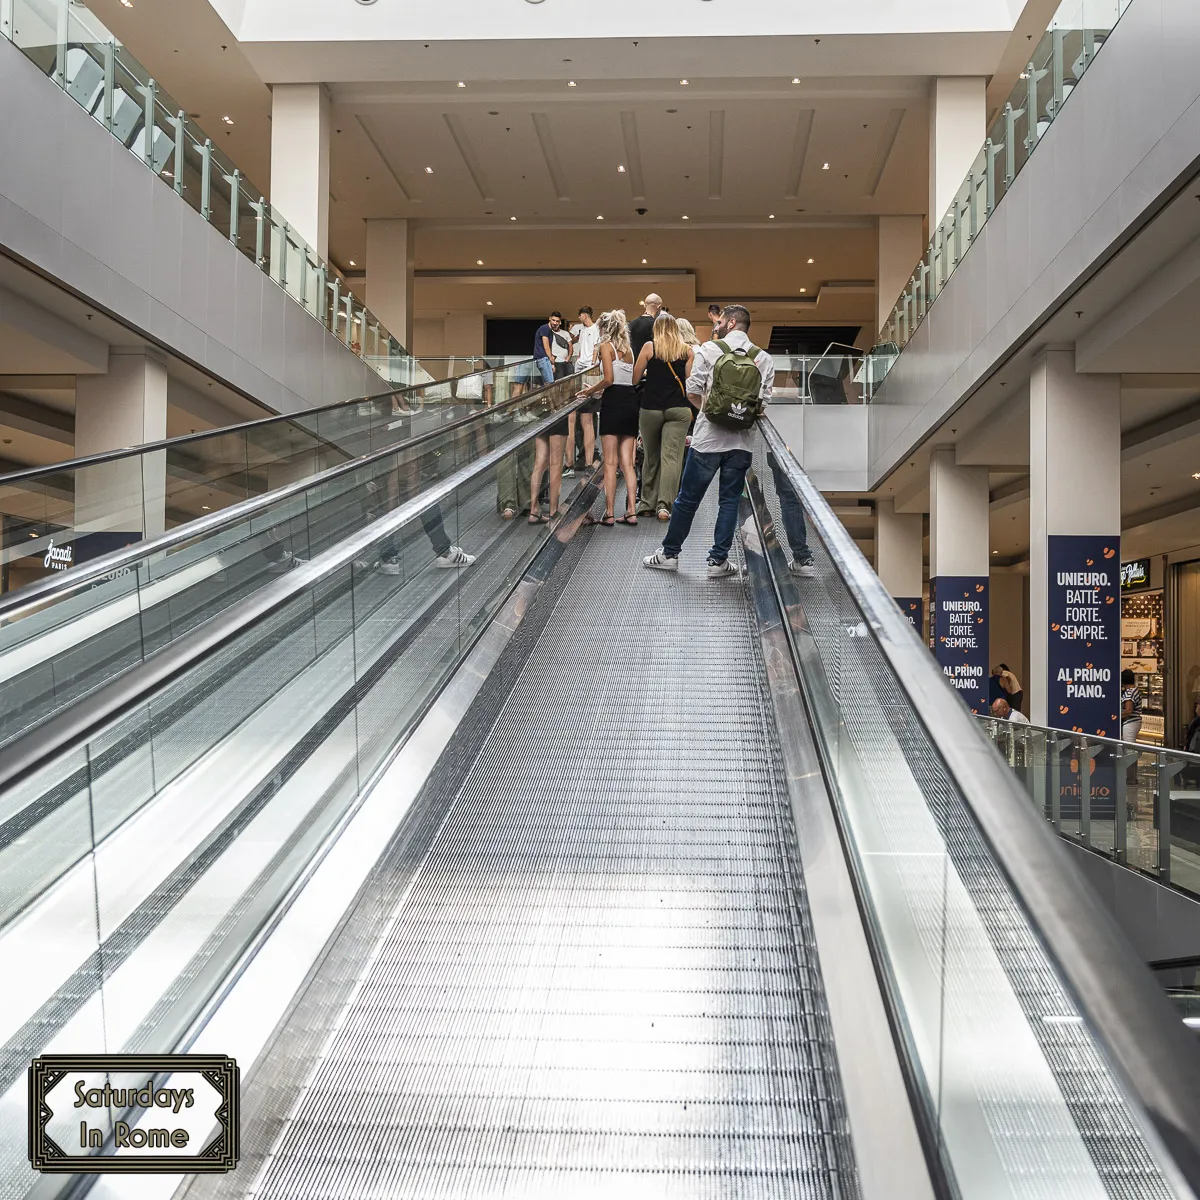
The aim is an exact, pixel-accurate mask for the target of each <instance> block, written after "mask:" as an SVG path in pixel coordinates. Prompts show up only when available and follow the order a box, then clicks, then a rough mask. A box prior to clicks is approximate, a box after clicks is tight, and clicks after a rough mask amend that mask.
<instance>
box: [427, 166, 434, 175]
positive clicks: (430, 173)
mask: <svg viewBox="0 0 1200 1200" xmlns="http://www.w3.org/2000/svg"><path fill="white" fill-rule="evenodd" d="M425 174H426V175H432V174H433V168H432V167H426V168H425Z"/></svg>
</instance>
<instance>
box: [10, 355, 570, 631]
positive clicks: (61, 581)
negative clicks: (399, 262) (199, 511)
mask: <svg viewBox="0 0 1200 1200" xmlns="http://www.w3.org/2000/svg"><path fill="white" fill-rule="evenodd" d="M464 378H466V377H465V376H464ZM561 382H562V380H560V379H556V380H554V381H553V382H552V383H548V384H543V385H542V386H541V387H538V388H531V389H530V390H529V391H527V392H522V393H521V395H519V396H510V397H509V398H508V399H507V400H505V401H504V402H503V403H502V404H497V405H494V406H493V407H491V408H489V409H487V410H486V411H484V412H474V413H468V414H467V415H466V416H465V417H460V418H459V419H458V420H457V421H449V422H447V423H446V424H445V425H441V426H439V427H438V428H437V429H430V430H427V431H426V432H425V433H420V434H417V435H416V436H415V437H411V438H406V439H405V440H404V441H402V442H396V443H394V444H393V445H391V446H384V447H381V448H380V449H378V450H372V451H371V452H370V453H369V454H364V455H362V456H361V457H359V458H351V459H347V460H346V462H343V463H338V464H337V465H336V466H333V467H327V468H326V469H325V470H324V471H320V472H318V473H317V474H315V475H308V476H305V478H303V479H297V480H294V481H293V482H292V483H288V484H284V485H283V486H282V487H278V488H275V489H274V490H272V491H269V492H264V493H263V494H262V495H261V496H250V497H248V498H247V499H245V500H239V501H238V502H237V503H236V504H230V505H229V506H228V507H226V508H222V509H218V510H217V511H216V512H214V513H209V515H208V516H206V517H197V518H196V519H195V520H194V521H187V522H185V523H184V524H182V525H176V526H175V528H174V529H168V530H167V531H166V532H165V533H160V534H159V535H158V536H157V537H153V538H145V539H143V540H142V541H140V542H134V543H133V544H132V545H130V546H122V547H121V548H120V549H119V550H113V551H112V552H111V553H109V554H104V555H101V556H100V557H99V558H92V559H89V560H88V561H87V562H86V563H80V564H79V566H76V567H71V568H70V569H69V570H67V571H58V572H55V573H54V574H52V575H47V576H44V577H43V578H42V579H39V580H37V581H36V582H34V583H31V584H27V585H26V586H25V587H23V588H19V589H18V590H17V591H15V592H9V593H8V594H7V595H6V596H0V623H2V622H4V621H10V620H13V619H14V618H16V617H18V616H20V615H21V613H22V611H23V610H25V609H29V608H40V607H41V606H42V605H44V604H45V603H46V602H47V601H48V600H50V599H51V598H53V596H54V595H55V594H56V593H58V592H66V593H70V592H73V591H75V590H76V589H77V588H78V587H79V585H80V584H82V583H86V582H87V581H88V580H89V579H99V578H102V577H103V576H105V575H109V574H111V573H112V572H113V571H117V570H119V569H121V568H122V567H127V566H129V565H130V564H131V563H134V562H137V561H139V560H140V559H143V558H147V557H149V556H150V555H152V554H159V553H161V552H162V551H164V550H167V549H169V548H170V547H171V546H173V545H176V544H177V543H179V542H190V541H192V540H194V539H195V538H197V537H201V536H204V535H207V534H210V533H212V532H213V531H214V530H217V529H220V528H222V527H223V526H225V525H232V524H234V523H236V522H238V521H241V520H243V519H244V518H246V517H247V516H250V515H252V514H254V513H255V512H258V511H260V510H262V509H265V508H269V507H271V506H273V505H275V504H278V503H279V501H280V500H286V499H287V498H288V497H289V496H294V495H296V494H297V493H298V492H303V491H307V490H308V489H309V488H310V487H313V486H314V485H315V484H317V483H321V482H324V481H326V480H329V479H336V478H337V477H338V476H339V475H344V474H346V473H347V472H348V471H353V470H357V469H358V468H359V467H361V466H363V465H365V464H367V463H371V462H374V461H376V460H377V459H380V458H382V457H384V456H385V455H387V454H395V453H396V452H397V451H398V450H408V449H411V448H412V447H415V446H421V445H424V444H425V443H426V442H428V441H430V440H431V439H433V438H436V437H441V436H443V435H444V434H447V433H453V432H454V431H455V430H457V429H461V428H463V427H464V426H466V425H469V424H471V422H473V421H477V420H479V418H480V417H483V416H487V415H489V414H491V413H497V412H505V411H507V410H508V409H509V408H512V407H515V406H516V405H518V404H527V403H528V402H529V398H530V397H531V396H536V395H538V394H539V393H541V392H544V391H547V390H548V389H550V388H552V387H553V386H554V385H555V384H557V383H561ZM426 386H428V385H426ZM390 394H391V393H384V395H390Z"/></svg>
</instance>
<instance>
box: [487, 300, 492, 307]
mask: <svg viewBox="0 0 1200 1200" xmlns="http://www.w3.org/2000/svg"><path fill="white" fill-rule="evenodd" d="M487 306H488V308H491V307H492V302H491V301H490V300H489V301H488V302H487Z"/></svg>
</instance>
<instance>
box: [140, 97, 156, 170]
mask: <svg viewBox="0 0 1200 1200" xmlns="http://www.w3.org/2000/svg"><path fill="white" fill-rule="evenodd" d="M141 92H142V157H143V158H144V159H145V160H146V166H148V167H149V168H150V170H152V171H153V170H154V106H155V103H156V102H157V100H158V84H157V83H155V82H154V80H153V79H151V80H150V81H149V82H148V83H147V84H146V86H145V87H144V88H142V89H141Z"/></svg>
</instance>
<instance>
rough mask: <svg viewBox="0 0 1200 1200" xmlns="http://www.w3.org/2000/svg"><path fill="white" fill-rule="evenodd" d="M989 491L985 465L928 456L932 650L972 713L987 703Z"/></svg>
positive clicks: (948, 453)
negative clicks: (967, 464) (970, 464)
mask: <svg viewBox="0 0 1200 1200" xmlns="http://www.w3.org/2000/svg"><path fill="white" fill-rule="evenodd" d="M989 513H990V509H989V496H988V469H987V467H960V466H959V465H958V464H957V463H956V462H955V460H954V451H953V450H935V451H934V452H933V454H932V455H931V456H930V460H929V588H930V592H931V594H932V596H933V609H934V617H933V633H934V647H933V649H934V654H935V656H936V657H937V660H938V662H939V664H940V665H941V667H942V670H943V671H944V672H945V674H946V676H947V678H949V679H950V681H951V683H953V685H954V686H955V688H957V689H958V691H959V694H960V695H961V696H962V698H963V699H964V700H965V701H966V703H967V704H968V706H969V707H970V708H971V709H972V710H973V711H975V712H980V713H981V712H984V711H986V707H987V691H988V682H987V681H988V675H989V673H990V670H991V664H990V663H989V662H988V653H989V648H988V572H989V569H990V564H989V561H988V557H989V556H988V542H989V529H988V518H989Z"/></svg>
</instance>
